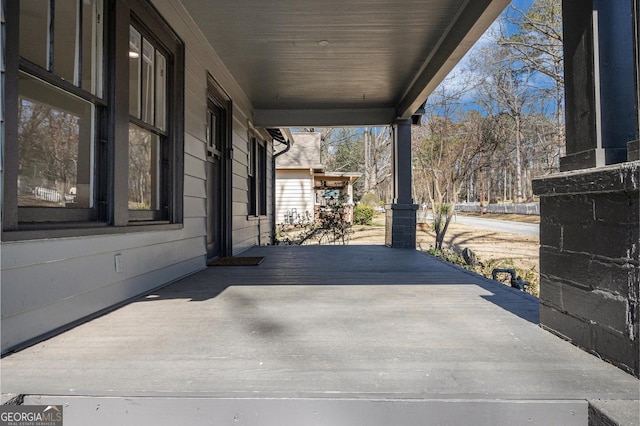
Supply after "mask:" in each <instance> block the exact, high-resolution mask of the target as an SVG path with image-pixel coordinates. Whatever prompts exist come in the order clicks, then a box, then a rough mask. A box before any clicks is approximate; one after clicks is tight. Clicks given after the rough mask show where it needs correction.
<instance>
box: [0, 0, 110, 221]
mask: <svg viewBox="0 0 640 426" xmlns="http://www.w3.org/2000/svg"><path fill="white" fill-rule="evenodd" d="M18 14H19V42H18V51H19V58H20V59H19V66H18V70H17V80H18V85H17V101H16V103H17V111H16V112H15V115H14V117H15V120H16V121H17V122H16V133H15V134H13V135H15V136H14V137H15V139H14V141H15V143H16V144H17V147H16V148H17V149H15V150H14V152H16V153H17V156H16V157H17V158H16V163H15V164H16V169H15V170H14V175H13V176H15V178H14V179H15V186H16V187H15V191H11V193H15V194H16V198H15V199H14V200H11V201H12V202H11V203H10V205H12V206H13V207H14V211H15V210H17V220H18V221H19V222H24V223H29V222H38V221H56V220H57V221H73V220H95V219H97V218H98V214H99V212H98V209H96V199H97V198H96V197H97V193H96V189H97V179H96V174H95V170H96V167H97V166H98V164H99V161H101V158H98V153H97V149H96V141H97V138H98V135H99V131H100V127H101V125H102V124H103V123H102V121H101V120H100V114H99V111H101V110H102V109H103V108H104V107H105V106H106V100H105V99H104V98H103V91H102V87H103V81H102V77H103V72H102V68H103V66H102V65H103V53H102V52H103V17H102V14H103V3H102V1H100V0H94V1H91V2H83V1H80V2H79V1H57V2H55V3H54V2H44V1H38V0H24V1H20V2H19V11H18ZM14 203H15V204H14Z"/></svg>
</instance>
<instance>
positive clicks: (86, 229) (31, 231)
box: [2, 222, 184, 242]
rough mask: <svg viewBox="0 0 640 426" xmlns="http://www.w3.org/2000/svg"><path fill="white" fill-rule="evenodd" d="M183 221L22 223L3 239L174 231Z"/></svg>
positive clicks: (42, 238) (20, 239)
mask: <svg viewBox="0 0 640 426" xmlns="http://www.w3.org/2000/svg"><path fill="white" fill-rule="evenodd" d="M183 227H184V225H183V224H181V223H167V222H132V223H130V224H129V225H128V226H108V225H107V224H105V223H95V222H90V223H87V222H83V223H51V224H33V225H31V224H29V225H21V226H20V229H18V230H15V231H3V232H2V241H3V242H6V241H27V240H46V239H51V238H69V237H84V236H99V235H118V234H128V233H132V232H156V231H173V230H178V229H182V228H183Z"/></svg>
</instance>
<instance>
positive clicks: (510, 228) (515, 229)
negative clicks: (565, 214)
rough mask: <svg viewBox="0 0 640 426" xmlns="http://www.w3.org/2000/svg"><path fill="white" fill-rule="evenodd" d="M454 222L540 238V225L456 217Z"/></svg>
mask: <svg viewBox="0 0 640 426" xmlns="http://www.w3.org/2000/svg"><path fill="white" fill-rule="evenodd" d="M451 221H452V222H455V223H460V224H462V225H467V226H472V227H474V228H481V229H487V230H489V231H497V232H510V233H512V234H519V235H526V236H530V237H540V225H538V224H537V223H523V222H513V221H510V220H497V219H485V218H479V217H471V216H462V215H455V216H454V217H453V219H451Z"/></svg>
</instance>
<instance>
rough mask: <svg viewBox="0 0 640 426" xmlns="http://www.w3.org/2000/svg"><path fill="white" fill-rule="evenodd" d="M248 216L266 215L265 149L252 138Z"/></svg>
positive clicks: (263, 144)
mask: <svg viewBox="0 0 640 426" xmlns="http://www.w3.org/2000/svg"><path fill="white" fill-rule="evenodd" d="M249 145H250V146H249V162H248V163H249V164H248V166H249V167H248V168H249V170H248V175H249V215H250V216H265V215H266V214H267V148H266V145H265V143H264V142H261V141H259V140H258V139H256V138H254V137H252V138H250V143H249Z"/></svg>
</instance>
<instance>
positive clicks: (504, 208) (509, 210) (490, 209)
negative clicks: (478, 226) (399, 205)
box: [424, 203, 540, 216]
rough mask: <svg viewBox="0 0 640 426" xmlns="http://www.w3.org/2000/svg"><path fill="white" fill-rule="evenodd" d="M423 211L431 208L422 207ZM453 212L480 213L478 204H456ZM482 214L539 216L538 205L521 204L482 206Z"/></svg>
mask: <svg viewBox="0 0 640 426" xmlns="http://www.w3.org/2000/svg"><path fill="white" fill-rule="evenodd" d="M424 208H425V209H429V208H431V206H429V205H426V206H424ZM455 211H457V212H466V213H480V203H460V204H456V207H455ZM482 211H483V212H484V213H501V214H525V215H534V216H540V203H521V204H484V205H483V206H482Z"/></svg>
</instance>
